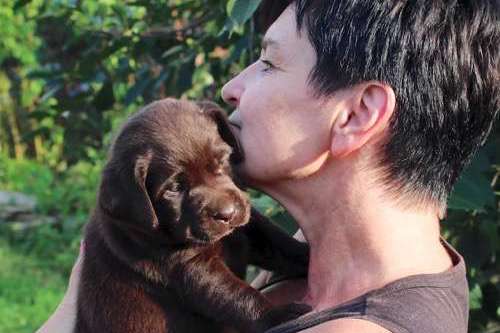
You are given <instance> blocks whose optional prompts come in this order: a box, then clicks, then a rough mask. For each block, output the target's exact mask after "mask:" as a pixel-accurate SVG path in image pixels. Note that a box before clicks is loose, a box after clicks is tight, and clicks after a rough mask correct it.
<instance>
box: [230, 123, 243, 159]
mask: <svg viewBox="0 0 500 333" xmlns="http://www.w3.org/2000/svg"><path fill="white" fill-rule="evenodd" d="M229 129H230V130H231V132H232V133H233V137H234V141H235V144H234V145H231V148H233V152H232V154H231V157H230V159H231V162H232V163H234V164H239V163H241V162H243V160H244V159H245V153H244V152H243V147H242V146H241V143H240V140H239V132H240V131H241V125H240V124H236V123H233V122H229Z"/></svg>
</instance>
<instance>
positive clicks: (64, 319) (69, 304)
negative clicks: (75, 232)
mask: <svg viewBox="0 0 500 333" xmlns="http://www.w3.org/2000/svg"><path fill="white" fill-rule="evenodd" d="M82 248H83V246H82V247H80V254H79V255H78V258H77V259H76V262H75V265H74V266H73V269H72V271H71V275H70V278H69V284H68V289H67V290H66V294H65V295H64V297H63V299H62V301H61V303H60V304H59V306H58V307H57V309H56V311H55V312H54V313H53V314H52V316H50V318H49V319H48V320H47V321H46V322H45V324H43V326H42V327H40V329H38V331H37V333H53V332H59V333H72V332H73V329H74V327H75V321H76V299H77V293H78V281H79V280H80V271H81V268H82V250H83V249H82Z"/></svg>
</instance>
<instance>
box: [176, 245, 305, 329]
mask: <svg viewBox="0 0 500 333" xmlns="http://www.w3.org/2000/svg"><path fill="white" fill-rule="evenodd" d="M169 281H170V286H171V287H172V288H173V290H179V291H180V292H179V293H178V296H179V298H180V299H181V300H182V301H183V302H184V303H185V305H186V306H187V307H189V308H191V309H193V310H194V311H196V312H197V313H199V314H201V315H203V316H205V317H207V318H210V319H213V320H215V321H216V322H218V323H222V324H224V325H227V326H230V327H233V328H236V329H238V330H240V331H241V332H248V333H261V332H264V331H265V330H267V329H269V328H271V327H273V326H275V325H278V324H280V323H282V322H285V321H287V320H291V319H293V318H296V317H298V316H300V315H302V314H303V313H305V312H307V311H308V310H309V309H310V308H309V307H307V306H304V305H298V304H291V305H288V306H283V307H282V309H280V311H271V308H272V305H271V303H270V302H269V301H268V300H267V299H266V298H265V297H264V296H263V295H262V294H261V293H259V292H258V291H257V290H255V289H254V288H252V287H251V286H249V285H248V284H247V283H245V282H244V281H242V280H240V279H239V278H237V277H236V276H235V275H234V274H233V273H232V272H231V271H230V270H229V268H228V267H227V266H226V265H225V264H224V262H223V261H222V258H220V257H214V256H211V257H207V255H206V254H204V253H202V254H200V255H199V256H198V257H196V258H193V259H192V260H191V261H189V262H188V263H187V264H186V265H180V266H178V267H177V268H176V269H174V270H173V271H172V274H171V275H170V277H169Z"/></svg>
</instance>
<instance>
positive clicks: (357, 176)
mask: <svg viewBox="0 0 500 333" xmlns="http://www.w3.org/2000/svg"><path fill="white" fill-rule="evenodd" d="M351 167H352V164H351ZM366 179H369V178H367V175H366V174H364V175H363V174H362V173H361V172H359V173H356V172H355V171H353V169H352V168H351V169H348V168H344V169H342V165H337V166H336V167H335V169H334V168H333V166H332V165H330V166H329V167H328V166H325V168H323V169H322V170H320V172H318V174H315V175H313V176H311V177H308V178H303V179H294V180H289V181H286V182H281V183H280V184H273V186H268V187H267V188H266V187H264V190H265V191H266V192H267V193H269V194H270V195H271V196H272V197H274V198H275V199H277V200H278V201H280V202H281V203H282V204H283V206H285V207H286V208H287V210H288V211H289V212H290V213H291V215H292V216H293V217H294V218H295V219H296V220H297V222H298V224H299V226H300V227H301V229H302V231H303V233H304V236H305V238H306V239H307V241H308V242H309V244H310V246H311V260H310V263H309V275H308V293H307V296H306V299H305V301H306V302H307V303H309V304H310V305H312V306H313V307H314V308H315V309H316V310H321V309H324V308H327V307H331V306H335V305H338V304H340V303H343V302H345V301H348V300H350V299H353V298H355V297H357V296H360V295H362V294H364V293H365V292H367V291H369V290H373V289H376V288H380V287H382V286H384V285H385V284H387V283H389V282H392V281H394V280H397V279H399V278H402V277H405V276H409V275H414V274H421V273H437V272H441V271H444V270H446V269H448V268H449V267H450V266H451V259H450V257H449V256H448V254H447V252H446V250H445V249H444V248H443V246H442V245H441V243H440V238H439V219H438V217H437V212H435V210H432V209H429V210H428V211H423V210H419V211H412V210H409V209H407V208H401V207H399V206H398V205H397V204H395V203H394V202H391V200H390V198H389V197H388V196H387V195H385V194H384V193H383V192H382V190H381V189H380V186H378V185H376V184H375V183H374V182H372V183H371V184H368V181H367V180H366Z"/></svg>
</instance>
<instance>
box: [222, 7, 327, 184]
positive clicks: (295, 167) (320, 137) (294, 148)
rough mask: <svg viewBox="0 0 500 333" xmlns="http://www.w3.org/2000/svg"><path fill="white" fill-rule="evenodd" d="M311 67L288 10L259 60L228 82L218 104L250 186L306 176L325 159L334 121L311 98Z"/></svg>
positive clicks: (323, 104)
mask: <svg viewBox="0 0 500 333" xmlns="http://www.w3.org/2000/svg"><path fill="white" fill-rule="evenodd" d="M315 63H316V54H315V51H314V49H313V47H312V45H311V44H310V42H309V40H308V39H307V31H305V28H303V29H302V31H301V33H300V35H299V34H298V33H297V28H296V21H295V9H294V7H293V6H289V7H288V8H287V9H286V10H285V11H284V12H283V13H282V15H281V16H280V17H279V18H278V19H277V20H276V21H275V22H274V24H273V25H272V26H271V27H270V28H269V30H268V31H267V33H266V35H265V37H264V39H263V43H262V51H261V57H260V59H259V60H258V61H257V62H255V63H253V64H252V65H250V66H249V67H247V68H246V69H245V70H244V71H243V72H241V73H240V74H239V75H238V76H236V77H235V78H233V79H232V80H231V81H229V82H228V83H227V84H226V85H225V86H224V88H223V89H222V97H223V99H224V100H225V101H226V102H227V103H229V104H231V105H232V106H234V107H235V108H236V110H235V111H234V112H233V113H232V115H231V117H230V121H231V123H233V124H234V125H235V127H237V129H236V135H238V136H239V139H240V142H241V145H242V148H243V150H244V153H245V161H244V162H243V165H242V168H241V171H242V173H243V174H244V176H245V177H246V178H247V180H248V181H249V182H250V183H253V184H259V183H268V182H274V181H280V180H285V179H291V178H297V177H304V176H307V175H309V174H311V173H313V172H314V171H316V170H317V169H318V168H319V167H320V166H321V164H322V163H323V161H324V160H325V159H326V156H327V155H328V150H329V146H330V129H331V126H332V123H333V120H334V117H333V112H332V108H331V107H329V104H330V103H331V102H332V99H333V98H329V101H327V100H325V99H321V100H320V99H318V98H315V97H314V96H313V93H312V88H311V87H310V86H309V85H308V82H307V79H308V75H309V72H310V71H311V69H312V68H313V66H314V64H315Z"/></svg>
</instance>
